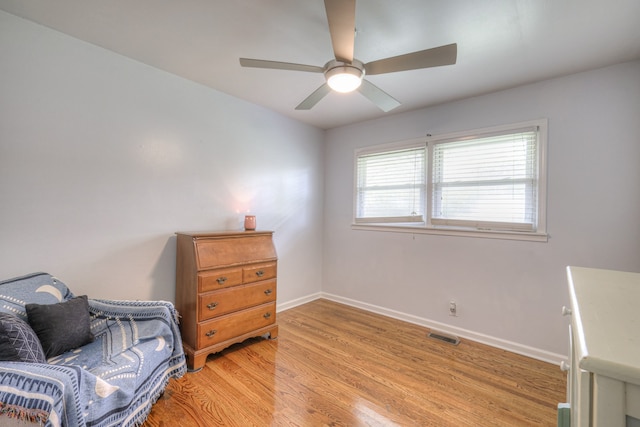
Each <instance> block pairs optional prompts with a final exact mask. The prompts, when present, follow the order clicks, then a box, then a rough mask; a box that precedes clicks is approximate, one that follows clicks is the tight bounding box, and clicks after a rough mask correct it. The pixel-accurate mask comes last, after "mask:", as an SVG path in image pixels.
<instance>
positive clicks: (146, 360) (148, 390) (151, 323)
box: [0, 273, 186, 427]
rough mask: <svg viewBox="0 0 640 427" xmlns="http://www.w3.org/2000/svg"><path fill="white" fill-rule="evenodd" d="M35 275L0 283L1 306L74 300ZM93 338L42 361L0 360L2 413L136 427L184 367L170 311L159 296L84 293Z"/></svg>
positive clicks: (53, 422) (20, 310) (17, 310)
mask: <svg viewBox="0 0 640 427" xmlns="http://www.w3.org/2000/svg"><path fill="white" fill-rule="evenodd" d="M73 296H74V295H73V293H71V291H70V290H69V289H68V288H67V287H66V285H64V284H63V283H62V282H60V281H59V280H57V279H55V278H53V277H52V276H50V275H48V274H46V273H37V274H34V275H30V276H25V277H21V278H17V279H12V280H10V281H5V282H0V311H4V312H8V313H13V314H15V315H17V316H19V317H23V318H24V319H26V312H25V310H24V305H25V304H26V303H29V302H35V303H38V304H48V303H55V302H60V301H65V300H68V299H70V298H73ZM89 311H90V314H91V332H92V333H93V334H94V336H95V340H94V341H93V342H91V343H90V344H87V345H85V346H83V347H81V348H78V349H75V350H71V351H68V352H66V353H63V354H61V355H59V356H56V357H52V358H50V359H49V360H48V361H47V362H48V363H46V364H44V363H23V362H0V424H2V422H1V419H2V417H3V416H13V417H16V418H19V419H24V420H32V421H35V422H39V423H42V424H44V425H46V426H69V427H71V426H125V427H126V426H137V425H140V424H142V423H143V422H144V420H145V419H146V417H147V415H148V414H149V411H150V410H151V406H152V405H153V403H154V402H155V401H156V400H157V399H158V397H159V396H160V395H161V394H162V391H163V390H164V388H165V386H166V385H167V383H168V381H169V379H170V378H172V377H180V376H182V375H183V374H184V373H185V372H186V364H185V358H184V353H183V350H182V342H181V339H180V332H179V329H178V321H177V313H176V311H175V309H174V307H173V304H171V303H170V302H165V301H153V302H152V301H108V300H92V299H89Z"/></svg>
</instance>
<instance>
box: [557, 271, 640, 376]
mask: <svg viewBox="0 0 640 427" xmlns="http://www.w3.org/2000/svg"><path fill="white" fill-rule="evenodd" d="M567 274H568V279H569V296H570V298H571V310H572V316H573V317H574V319H573V320H574V322H573V325H574V332H573V334H574V341H575V349H576V351H577V355H578V360H579V365H580V367H581V368H582V369H584V370H587V371H590V372H594V373H598V374H601V375H605V376H608V377H611V378H615V379H618V380H621V381H626V382H630V383H634V384H640V273H627V272H622V271H612V270H600V269H593V268H583V267H567Z"/></svg>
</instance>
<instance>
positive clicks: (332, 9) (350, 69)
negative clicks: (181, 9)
mask: <svg viewBox="0 0 640 427" xmlns="http://www.w3.org/2000/svg"><path fill="white" fill-rule="evenodd" d="M324 6H325V9H326V12H327V20H328V22H329V32H330V33H331V44H332V45H333V52H334V56H335V59H332V60H330V61H329V62H327V63H326V64H325V65H324V66H323V67H319V66H315V65H304V64H294V63H291V62H278V61H266V60H262V59H249V58H240V65H241V66H243V67H253V68H271V69H279V70H293V71H306V72H311V73H323V74H324V76H325V79H326V80H327V81H326V82H325V83H324V84H323V85H322V86H320V87H319V88H318V89H316V90H315V91H314V92H313V93H312V94H311V95H309V96H308V97H307V98H306V99H305V100H304V101H302V102H301V103H300V104H299V105H298V106H297V107H296V110H310V109H311V108H313V106H314V105H316V104H317V103H318V102H319V101H320V100H321V99H322V98H324V97H325V96H326V95H327V94H328V93H329V92H331V90H335V91H337V92H351V91H354V90H356V89H357V90H358V91H359V92H360V93H361V94H362V95H364V96H365V97H366V98H368V99H369V100H370V101H371V102H373V103H374V104H375V105H376V106H378V108H380V109H381V110H382V111H385V112H387V111H390V110H392V109H394V108H396V107H397V106H399V105H400V102H399V101H398V100H396V99H395V98H393V97H392V96H391V95H389V94H388V93H386V92H384V91H383V90H382V89H380V88H379V87H377V86H376V85H374V84H373V83H371V82H369V81H368V80H365V79H364V76H365V75H376V74H386V73H394V72H396V71H407V70H417V69H421V68H430V67H440V66H443V65H453V64H455V63H456V57H457V53H458V45H457V44H456V43H452V44H448V45H444V46H440V47H435V48H432V49H426V50H421V51H418V52H412V53H407V54H404V55H399V56H394V57H391V58H384V59H379V60H377V61H372V62H368V63H366V64H365V63H362V62H361V61H358V60H357V59H355V58H354V57H353V47H354V40H355V31H356V28H355V17H356V0H324Z"/></svg>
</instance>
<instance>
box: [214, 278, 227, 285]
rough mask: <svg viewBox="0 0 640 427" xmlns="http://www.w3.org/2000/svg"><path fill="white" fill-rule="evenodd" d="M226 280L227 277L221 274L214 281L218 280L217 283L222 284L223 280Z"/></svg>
mask: <svg viewBox="0 0 640 427" xmlns="http://www.w3.org/2000/svg"><path fill="white" fill-rule="evenodd" d="M226 281H227V278H226V277H224V276H222V277H218V278H217V279H216V282H218V285H223V284H224V282H226Z"/></svg>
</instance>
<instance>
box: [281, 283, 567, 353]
mask: <svg viewBox="0 0 640 427" xmlns="http://www.w3.org/2000/svg"><path fill="white" fill-rule="evenodd" d="M321 298H324V299H327V300H329V301H334V302H338V303H340V304H345V305H348V306H351V307H355V308H360V309H362V310H366V311H370V312H372V313H376V314H380V315H383V316H387V317H391V318H393V319H398V320H402V321H405V322H409V323H413V324H414V325H419V326H424V327H426V328H429V329H436V330H438V331H441V332H446V333H449V334H453V335H457V336H459V337H461V338H466V339H469V340H471V341H475V342H479V343H481V344H486V345H490V346H492V347H496V348H499V349H502V350H506V351H510V352H512V353H516V354H520V355H522V356H527V357H531V358H532V359H537V360H541V361H543V362H547V363H552V364H554V365H558V366H560V362H562V361H565V362H566V360H567V356H565V355H562V354H557V353H552V352H549V351H546V350H541V349H538V348H534V347H529V346H527V345H524V344H519V343H516V342H512V341H507V340H503V339H501V338H496V337H492V336H490V335H485V334H481V333H479V332H474V331H470V330H468V329H463V328H458V327H455V326H451V325H447V324H446V323H441V322H437V321H435V320H431V319H425V318H423V317H418V316H414V315H412V314H407V313H402V312H400V311H396V310H391V309H388V308H384V307H380V306H377V305H373V304H369V303H365V302H361V301H356V300H353V299H350V298H345V297H341V296H339V295H334V294H329V293H326V292H318V293H315V294H312V295H309V296H308V297H303V298H298V299H297V300H294V301H291V302H287V303H283V304H281V305H278V311H284V310H288V309H290V308H293V307H297V306H299V305H302V304H306V303H307V302H311V301H314V300H317V299H321Z"/></svg>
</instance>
